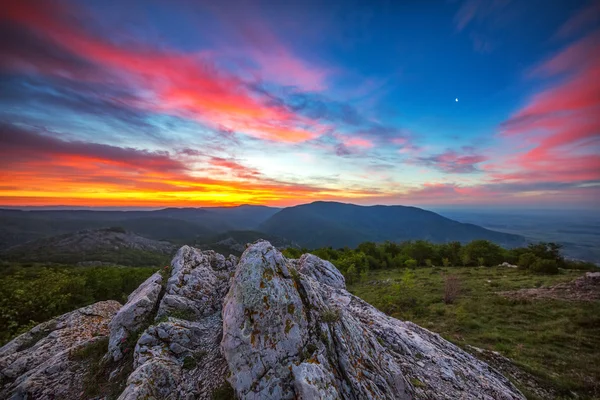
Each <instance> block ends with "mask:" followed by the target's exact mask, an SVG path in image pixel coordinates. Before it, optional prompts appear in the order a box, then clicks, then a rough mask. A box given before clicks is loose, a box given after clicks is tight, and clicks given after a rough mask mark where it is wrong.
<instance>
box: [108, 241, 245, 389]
mask: <svg viewBox="0 0 600 400" xmlns="http://www.w3.org/2000/svg"><path fill="white" fill-rule="evenodd" d="M236 264H237V258H235V257H232V256H231V257H229V258H225V257H223V256H222V255H221V254H217V253H215V252H214V251H200V250H197V249H195V248H192V247H189V246H184V247H182V248H181V249H180V250H179V251H178V252H177V254H176V255H175V258H174V259H173V261H172V263H171V266H172V271H171V276H170V277H169V279H168V281H167V285H166V289H165V294H164V296H163V297H162V300H161V301H160V305H159V307H158V311H157V314H156V320H155V321H154V323H153V324H152V325H151V326H150V327H148V328H147V329H146V330H145V331H144V333H143V334H142V335H141V336H140V338H139V340H138V341H137V345H136V347H135V352H134V365H133V367H134V371H133V373H132V374H131V375H130V376H129V378H128V380H127V386H126V388H125V391H124V392H123V393H122V394H121V396H120V397H119V399H121V400H133V399H146V398H149V397H155V398H165V397H166V396H167V395H170V396H172V397H173V396H174V397H173V398H177V399H211V398H212V393H213V392H214V391H215V390H216V389H217V388H219V387H221V386H222V385H223V384H224V383H225V376H226V374H227V363H226V362H225V359H224V358H223V356H222V355H221V351H220V348H219V344H220V341H221V337H222V332H223V320H222V318H221V309H222V304H223V298H224V297H225V294H226V293H227V290H228V289H229V281H230V278H231V275H232V274H233V270H234V268H235V265H236Z"/></svg>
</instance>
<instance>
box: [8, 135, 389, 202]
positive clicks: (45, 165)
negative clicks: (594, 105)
mask: <svg viewBox="0 0 600 400" xmlns="http://www.w3.org/2000/svg"><path fill="white" fill-rule="evenodd" d="M0 143H2V144H3V145H2V146H0V181H2V182H11V185H7V186H4V187H3V188H2V189H1V190H0V204H3V205H22V204H47V205H51V204H55V205H56V204H69V205H123V204H128V205H131V206H136V205H137V206H164V205H180V206H181V205H196V206H198V205H224V204H225V205H228V204H229V205H235V204H244V203H248V204H265V203H268V204H283V205H285V204H293V203H294V202H297V201H298V199H305V200H307V201H310V200H317V199H333V198H336V199H344V198H346V199H350V198H360V197H368V196H373V195H375V194H379V192H373V191H372V190H369V189H361V188H343V189H340V188H336V187H330V186H328V185H327V184H324V185H319V186H315V185H310V184H303V183H302V182H285V181H281V180H276V179H271V178H269V177H266V176H263V175H262V173H261V172H260V171H258V170H257V169H254V168H249V167H247V166H245V165H243V164H241V163H240V162H239V161H238V160H235V159H229V158H223V157H216V156H208V157H207V156H206V155H205V154H203V153H202V152H199V151H194V150H192V149H182V150H181V151H180V152H179V154H178V155H175V154H172V153H169V152H166V151H148V150H143V149H136V148H128V147H118V146H110V145H104V144H98V143H93V142H83V141H68V140H64V139H62V138H60V137H57V136H56V134H55V133H52V132H47V131H39V130H38V131H36V130H32V129H30V128H25V127H17V126H15V125H13V124H7V123H2V124H0ZM181 157H183V158H181ZM180 158H181V159H180ZM192 163H194V164H198V165H197V166H196V168H192V167H191V164H192ZM200 166H201V167H200ZM217 170H218V171H217ZM227 173H230V174H231V175H227Z"/></svg>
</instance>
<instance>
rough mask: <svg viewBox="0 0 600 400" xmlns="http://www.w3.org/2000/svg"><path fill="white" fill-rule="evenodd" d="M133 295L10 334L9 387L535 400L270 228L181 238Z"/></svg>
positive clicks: (9, 391) (28, 393) (132, 399)
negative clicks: (271, 236)
mask: <svg viewBox="0 0 600 400" xmlns="http://www.w3.org/2000/svg"><path fill="white" fill-rule="evenodd" d="M171 266H172V268H171V269H162V270H161V271H160V272H157V273H155V274H154V275H152V276H150V277H149V278H148V279H147V280H146V281H145V282H144V283H142V284H141V285H140V286H139V287H138V288H137V289H136V290H135V291H134V292H133V293H131V294H130V295H129V297H128V298H127V303H126V304H125V305H123V306H121V304H119V303H118V302H116V301H114V300H109V301H102V302H98V303H95V304H92V305H89V306H87V307H84V308H81V309H78V310H75V311H72V312H70V313H67V314H64V315H62V316H59V317H57V318H55V319H53V320H50V321H47V322H44V323H42V324H40V325H37V326H36V327H34V328H32V329H31V330H30V331H27V332H25V333H23V334H22V335H20V336H18V337H16V338H15V339H13V340H12V341H11V342H9V343H7V344H6V345H5V346H3V347H1V348H0V377H2V381H1V383H0V398H3V399H4V398H5V399H8V398H11V399H17V398H19V399H25V398H26V399H55V398H61V399H79V398H86V399H90V398H117V397H118V398H119V399H127V400H141V399H148V398H160V399H166V398H169V399H233V398H236V399H241V400H246V399H248V400H250V399H386V400H392V399H398V400H408V399H415V400H425V399H438V398H440V395H442V394H443V396H444V398H448V399H458V398H460V399H465V400H475V399H505V400H525V397H524V396H523V394H522V393H521V392H520V391H519V390H518V389H517V388H516V387H515V386H514V385H513V384H512V383H511V382H510V381H509V380H508V379H507V378H506V377H505V376H503V375H502V374H501V373H500V372H499V371H497V370H496V369H494V368H492V367H491V366H489V365H488V364H487V363H485V362H484V361H481V360H479V359H478V358H476V357H474V356H473V355H471V354H469V353H467V352H466V351H465V350H462V349H461V348H459V347H458V346H455V345H454V344H452V343H450V342H448V341H447V340H445V339H443V338H442V337H441V336H440V335H438V334H435V333H433V332H430V331H429V330H427V329H424V328H422V327H420V326H418V325H416V324H414V323H411V322H405V321H400V320H398V319H395V318H392V317H390V316H388V315H386V314H384V313H383V312H381V311H379V310H377V309H376V308H375V307H373V306H371V305H370V304H368V303H366V302H365V301H363V300H361V299H359V298H358V297H356V296H354V295H352V294H351V293H350V292H348V291H347V289H346V284H345V280H344V277H343V275H342V274H341V273H340V271H338V270H337V269H336V268H335V267H334V266H333V264H331V263H329V262H327V261H324V260H321V259H319V258H318V257H316V256H314V255H311V254H305V255H303V256H302V257H300V258H299V259H297V260H288V259H286V258H284V257H283V256H282V254H281V253H280V252H279V251H278V250H277V249H276V248H275V247H273V246H272V245H271V244H270V243H269V242H266V241H259V242H257V243H254V244H253V245H252V246H250V247H249V248H248V249H246V251H244V254H243V255H242V257H241V258H240V259H239V260H238V259H237V257H234V256H230V257H228V258H225V257H224V256H222V255H220V254H217V253H215V252H214V251H205V252H201V251H199V250H197V249H194V248H191V247H188V246H183V247H182V248H181V249H180V250H179V251H178V252H177V254H176V255H175V258H173V261H172V262H171Z"/></svg>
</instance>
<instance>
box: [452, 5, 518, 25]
mask: <svg viewBox="0 0 600 400" xmlns="http://www.w3.org/2000/svg"><path fill="white" fill-rule="evenodd" d="M510 1H511V0H465V1H463V2H462V4H461V6H460V8H459V9H458V11H457V12H456V14H455V15H454V23H455V25H456V29H457V30H458V31H462V30H463V29H464V28H466V27H467V26H468V25H469V24H471V23H473V22H480V23H481V22H482V21H485V20H487V19H489V18H491V17H493V16H494V14H496V13H498V12H500V11H501V10H502V9H503V8H505V7H506V6H507V5H508V4H509V3H510Z"/></svg>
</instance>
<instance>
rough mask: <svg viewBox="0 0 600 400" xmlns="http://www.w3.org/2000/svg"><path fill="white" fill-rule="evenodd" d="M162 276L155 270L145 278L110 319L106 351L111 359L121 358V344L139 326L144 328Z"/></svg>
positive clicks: (150, 313) (154, 304) (150, 314)
mask: <svg viewBox="0 0 600 400" xmlns="http://www.w3.org/2000/svg"><path fill="white" fill-rule="evenodd" d="M161 282H162V276H161V275H160V274H159V273H158V272H157V273H155V274H154V275H152V276H151V277H150V278H148V279H146V281H145V282H144V283H142V284H141V285H140V287H138V288H137V289H136V290H135V291H134V292H133V293H131V294H130V295H129V297H128V298H127V303H126V304H125V305H124V306H123V307H122V308H121V309H120V310H119V312H118V313H117V315H115V317H114V318H113V319H112V321H110V341H109V343H108V351H109V353H110V356H111V357H112V358H113V360H115V361H118V360H120V359H121V358H123V346H124V345H126V343H127V340H128V339H129V337H130V336H131V335H137V334H138V333H139V332H138V331H139V330H140V329H141V328H145V326H146V325H147V323H148V322H149V320H150V319H152V318H153V311H154V309H155V307H156V305H157V303H158V300H159V295H160V292H161V289H162V286H161Z"/></svg>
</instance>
